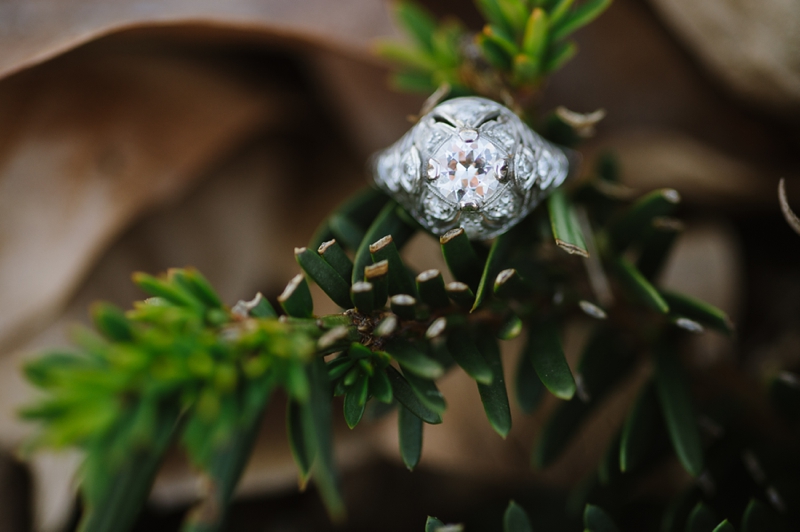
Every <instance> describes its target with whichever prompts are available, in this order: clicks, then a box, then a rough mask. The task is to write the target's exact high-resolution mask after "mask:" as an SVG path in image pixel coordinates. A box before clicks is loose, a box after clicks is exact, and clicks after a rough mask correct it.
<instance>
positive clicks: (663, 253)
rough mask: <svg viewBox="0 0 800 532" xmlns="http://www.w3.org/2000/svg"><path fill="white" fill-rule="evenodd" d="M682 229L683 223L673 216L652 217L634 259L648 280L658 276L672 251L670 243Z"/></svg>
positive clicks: (673, 241) (671, 243) (672, 242)
mask: <svg viewBox="0 0 800 532" xmlns="http://www.w3.org/2000/svg"><path fill="white" fill-rule="evenodd" d="M682 231H683V224H682V223H681V222H680V221H678V220H675V219H674V218H666V217H664V216H659V217H657V218H653V221H652V223H651V227H650V228H649V229H648V230H647V231H646V233H645V236H644V238H643V241H644V242H643V243H642V249H641V251H640V252H639V258H638V259H637V260H636V268H638V270H639V271H640V272H642V275H644V276H645V277H646V278H648V279H650V280H654V279H656V278H658V275H659V274H660V273H661V270H662V268H663V267H664V264H665V263H666V261H667V257H669V253H670V251H672V245H673V244H674V243H675V239H676V238H677V236H678V235H679V234H680V233H681V232H682Z"/></svg>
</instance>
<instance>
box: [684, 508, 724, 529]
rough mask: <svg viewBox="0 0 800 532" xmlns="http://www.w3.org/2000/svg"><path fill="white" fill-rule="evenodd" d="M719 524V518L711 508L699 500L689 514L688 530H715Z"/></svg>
mask: <svg viewBox="0 0 800 532" xmlns="http://www.w3.org/2000/svg"><path fill="white" fill-rule="evenodd" d="M718 524H719V519H717V517H716V516H715V515H714V512H713V511H712V510H711V508H709V507H708V506H706V505H705V504H703V503H702V502H698V503H697V506H695V507H694V510H692V513H690V514H689V521H688V522H687V523H686V532H714V529H715V528H716V527H717V525H718Z"/></svg>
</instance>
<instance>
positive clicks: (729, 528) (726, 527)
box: [712, 519, 736, 532]
mask: <svg viewBox="0 0 800 532" xmlns="http://www.w3.org/2000/svg"><path fill="white" fill-rule="evenodd" d="M712 532H736V529H735V528H733V525H732V524H730V523H729V522H728V520H727V519H726V520H724V521H723V522H721V523H720V524H719V525H717V527H716V528H715V529H714V530H712Z"/></svg>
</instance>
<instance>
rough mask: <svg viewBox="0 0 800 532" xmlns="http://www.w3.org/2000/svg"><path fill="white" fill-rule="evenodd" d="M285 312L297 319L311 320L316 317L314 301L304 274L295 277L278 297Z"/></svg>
mask: <svg viewBox="0 0 800 532" xmlns="http://www.w3.org/2000/svg"><path fill="white" fill-rule="evenodd" d="M278 303H280V305H281V307H282V308H283V311H284V312H285V313H286V314H287V315H289V316H292V317H295V318H310V317H311V316H313V315H314V301H313V300H312V299H311V291H309V289H308V283H307V282H306V279H305V277H303V274H297V275H295V276H294V277H293V278H292V280H291V281H289V284H287V285H286V288H285V289H284V291H283V293H282V294H281V295H279V296H278Z"/></svg>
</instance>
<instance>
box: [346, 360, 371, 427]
mask: <svg viewBox="0 0 800 532" xmlns="http://www.w3.org/2000/svg"><path fill="white" fill-rule="evenodd" d="M368 385H369V377H368V376H367V375H366V374H365V373H363V372H360V373H359V376H358V378H357V379H356V382H355V383H353V385H352V386H351V387H350V388H348V390H347V392H345V395H344V420H345V421H346V422H347V426H348V427H350V428H351V429H354V428H355V427H356V425H358V422H359V421H361V416H363V415H364V409H365V408H366V405H367V392H368V390H369V386H368Z"/></svg>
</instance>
